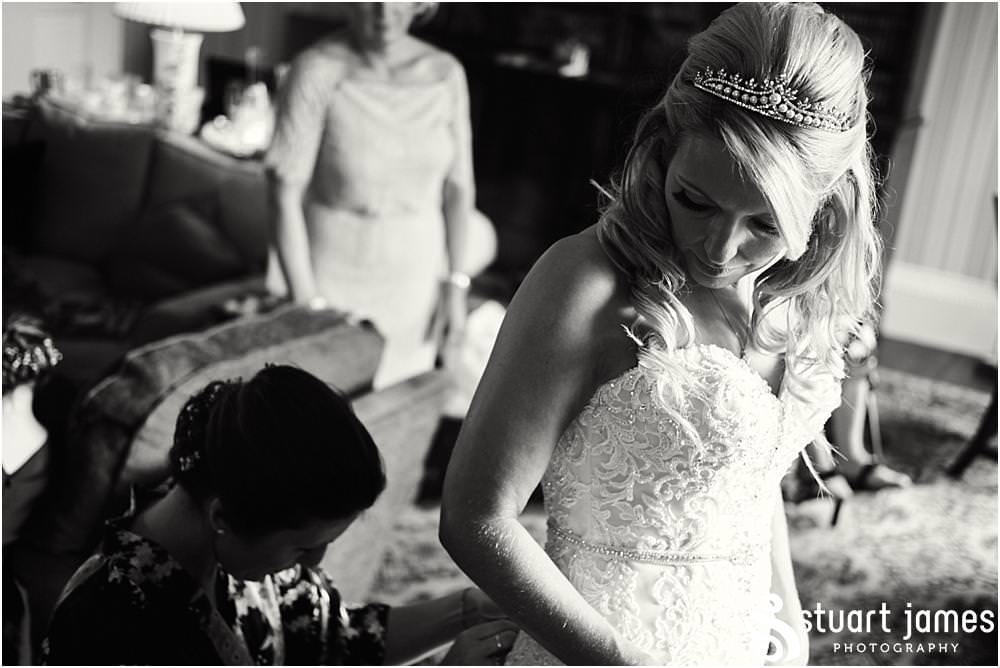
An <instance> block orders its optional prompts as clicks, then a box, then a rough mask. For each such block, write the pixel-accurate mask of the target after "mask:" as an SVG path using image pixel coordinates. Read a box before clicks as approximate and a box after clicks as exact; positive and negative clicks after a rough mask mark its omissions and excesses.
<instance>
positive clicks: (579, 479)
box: [508, 345, 840, 665]
mask: <svg viewBox="0 0 1000 668" xmlns="http://www.w3.org/2000/svg"><path fill="white" fill-rule="evenodd" d="M674 354H675V355H678V356H680V359H681V361H682V363H683V364H684V365H685V366H686V367H687V368H688V369H690V370H691V371H692V373H696V374H698V377H699V380H700V381H701V382H703V383H705V387H706V388H707V389H708V392H707V394H706V395H705V396H708V397H710V398H711V399H710V401H700V400H697V399H695V398H694V397H693V395H691V394H688V395H686V396H687V398H686V399H685V401H686V405H684V406H682V407H680V409H681V413H682V414H683V415H684V416H685V417H686V418H687V419H688V420H689V421H690V422H691V424H692V426H693V427H694V429H695V430H696V431H697V433H698V435H699V436H700V438H701V440H702V443H701V444H700V445H699V444H695V443H692V442H691V441H690V439H689V438H687V437H686V436H684V435H683V433H682V432H681V430H680V429H679V428H678V426H677V425H676V424H675V423H673V421H672V420H670V419H669V418H668V416H667V415H668V414H667V412H666V411H665V410H664V409H663V407H662V406H661V405H660V404H659V402H660V401H661V399H660V398H659V393H658V392H657V391H656V388H657V383H661V382H668V380H667V379H666V378H665V377H664V376H663V375H662V374H659V373H658V372H657V370H656V368H655V367H653V366H652V365H650V364H648V363H646V362H645V361H644V360H642V359H641V360H640V364H639V365H637V366H636V367H633V368H632V369H629V370H628V371H626V372H625V373H623V374H622V375H621V376H619V377H617V378H615V379H613V380H611V381H609V382H607V383H605V384H604V385H602V386H601V387H599V388H598V389H597V391H596V392H595V393H594V396H593V397H592V398H591V400H590V401H589V402H588V404H587V405H586V406H585V407H584V409H583V410H582V411H581V413H580V414H579V415H578V416H577V418H576V419H575V420H574V421H573V422H572V423H571V424H570V425H569V426H568V427H567V429H566V431H565V432H564V433H563V435H562V437H561V438H560V440H559V443H558V444H557V445H556V449H555V451H554V453H553V456H552V460H551V462H550V464H549V468H548V470H547V471H546V474H545V476H544V478H543V480H542V484H543V488H544V491H545V505H546V511H547V513H548V526H549V531H548V539H547V542H546V551H547V552H548V554H549V556H550V557H551V558H552V560H553V561H554V562H555V563H556V565H557V566H559V568H560V570H561V571H562V572H563V573H564V574H565V575H566V576H567V578H568V579H569V580H570V582H572V583H573V585H574V586H575V587H576V588H577V590H578V591H579V592H580V593H581V594H582V595H583V597H584V598H585V599H586V600H587V601H588V602H589V603H590V604H591V605H592V606H593V607H594V608H595V609H596V610H597V611H599V612H600V613H601V614H602V615H603V616H604V617H605V618H606V619H608V620H609V621H610V622H611V623H612V625H613V626H614V627H615V629H616V630H617V631H618V632H619V633H620V634H621V635H622V637H623V638H624V639H625V640H627V641H629V642H630V643H632V644H634V645H636V646H638V647H639V648H641V649H642V650H644V651H645V652H646V653H647V654H648V655H649V657H650V660H651V661H652V662H655V663H659V664H681V665H692V664H694V665H697V664H706V663H710V664H727V663H739V664H748V663H749V664H762V663H763V662H764V658H765V655H766V652H767V648H768V634H769V630H770V629H769V620H770V615H769V612H768V611H769V607H768V593H769V591H770V574H771V565H770V534H771V519H772V515H773V512H774V504H775V503H776V501H777V496H776V495H777V493H778V492H777V489H778V482H779V481H780V479H781V476H782V475H783V474H784V472H785V471H786V470H787V469H788V467H789V465H790V464H791V463H792V461H793V460H794V458H795V457H796V455H797V454H798V453H799V452H800V451H801V449H802V448H803V447H804V446H805V445H806V443H807V442H808V441H809V440H811V439H812V438H813V437H814V436H815V435H816V434H817V433H819V431H820V430H821V429H822V427H823V423H824V422H825V421H826V419H827V418H828V417H829V414H830V412H832V410H833V408H835V407H836V405H837V403H838V402H839V399H840V388H839V383H838V382H837V381H836V380H835V379H834V378H833V377H832V376H829V377H824V376H823V375H822V374H817V373H815V372H814V373H813V374H812V376H811V378H810V380H811V381H812V384H811V385H810V386H809V392H808V393H806V392H798V393H795V392H789V391H787V385H788V382H787V381H788V374H787V372H786V377H785V379H784V381H783V383H782V389H781V392H780V393H779V394H778V395H775V394H774V393H772V392H771V390H770V387H769V386H768V384H767V383H766V382H765V381H764V379H763V378H761V376H760V375H758V374H757V372H756V371H755V370H754V369H753V368H752V367H751V366H750V365H749V364H748V363H747V362H746V361H745V360H743V359H739V358H737V357H736V356H735V355H733V354H732V353H731V352H729V351H728V350H726V349H723V348H719V347H717V346H712V345H699V346H692V347H689V348H686V349H683V350H679V351H677V352H676V353H674ZM508 664H521V665H525V664H527V665H530V664H540V665H553V664H558V661H557V660H556V659H555V658H554V657H553V656H551V655H550V654H548V653H547V652H546V651H545V650H544V649H543V648H542V647H541V646H539V645H538V644H537V643H536V642H535V641H534V640H532V639H531V638H530V637H528V636H527V635H525V634H522V635H521V636H520V637H519V638H518V640H517V642H516V644H515V647H514V650H513V651H512V652H511V654H510V656H509V657H508Z"/></svg>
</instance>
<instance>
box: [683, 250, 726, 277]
mask: <svg viewBox="0 0 1000 668" xmlns="http://www.w3.org/2000/svg"><path fill="white" fill-rule="evenodd" d="M691 259H693V260H694V262H695V266H697V268H698V271H700V272H701V273H702V274H705V275H706V276H714V277H718V276H725V275H726V274H729V273H731V272H732V269H731V268H729V267H726V266H724V265H723V266H719V265H717V264H709V263H707V262H703V261H702V260H701V258H699V257H698V256H697V255H695V254H694V253H692V254H691Z"/></svg>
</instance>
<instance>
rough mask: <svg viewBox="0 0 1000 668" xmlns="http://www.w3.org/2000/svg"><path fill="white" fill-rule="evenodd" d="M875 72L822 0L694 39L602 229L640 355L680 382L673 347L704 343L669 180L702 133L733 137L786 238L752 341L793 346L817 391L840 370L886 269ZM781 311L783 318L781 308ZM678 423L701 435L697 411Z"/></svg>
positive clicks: (763, 283) (755, 13)
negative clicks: (687, 295)
mask: <svg viewBox="0 0 1000 668" xmlns="http://www.w3.org/2000/svg"><path fill="white" fill-rule="evenodd" d="M705 68H712V69H714V70H719V69H722V68H724V69H725V70H726V71H728V72H734V73H736V72H738V73H740V74H741V75H743V76H744V77H745V78H749V77H754V78H756V79H757V80H758V81H762V80H764V79H766V78H777V77H778V76H779V75H781V74H784V75H785V76H786V77H787V80H788V83H789V85H790V87H792V88H794V89H797V90H798V91H799V94H800V95H803V96H808V98H809V99H810V100H812V101H814V102H824V103H826V104H827V105H832V106H835V107H837V108H838V109H841V110H844V111H846V112H847V113H848V114H849V116H850V119H851V121H852V125H851V128H850V129H849V130H847V131H844V132H831V131H829V130H825V129H820V128H812V127H799V126H797V125H794V124H792V123H786V122H783V121H779V120H774V119H771V118H768V117H766V116H763V115H760V114H757V113H755V112H753V111H751V110H747V109H744V108H742V107H739V106H737V105H735V104H732V103H731V102H728V101H726V100H723V99H720V98H718V97H716V96H714V95H711V94H708V93H706V92H704V91H702V90H699V89H697V88H695V87H694V85H693V83H692V82H693V79H694V75H695V73H696V72H699V71H702V70H704V69H705ZM868 75H869V72H868V69H867V65H866V58H865V53H864V50H863V48H862V45H861V41H860V39H859V38H858V36H857V34H856V33H855V32H854V31H853V30H852V29H851V28H849V27H848V26H847V25H846V24H845V23H844V22H843V21H841V20H840V19H839V18H837V17H836V16H833V15H832V14H828V13H826V12H825V11H823V9H822V8H820V7H819V6H818V5H815V4H801V3H787V4H785V3H782V4H757V3H747V4H741V5H736V6H734V7H732V8H730V9H728V10H726V11H725V12H723V13H722V14H721V15H720V16H719V17H718V18H717V19H715V21H713V22H712V24H711V25H710V26H709V27H708V28H707V29H706V30H705V31H704V32H702V33H699V34H698V35H695V36H694V37H693V38H692V39H691V40H690V42H689V49H688V56H687V58H686V59H685V61H684V63H683V64H682V65H681V68H680V71H679V72H678V73H677V75H676V76H675V78H674V80H673V81H672V83H671V84H670V86H669V88H668V89H667V92H666V94H665V95H664V96H663V98H662V99H661V100H660V102H659V103H657V104H656V105H655V106H654V107H653V108H652V109H651V110H649V111H648V112H647V113H646V115H645V116H644V117H643V118H642V120H641V121H640V123H639V126H638V129H637V130H636V134H635V137H634V139H633V143H632V146H631V149H630V150H629V153H628V156H627V157H626V161H625V165H624V167H623V170H622V173H621V175H620V176H619V178H618V179H617V182H616V183H615V184H613V194H612V195H611V199H610V202H609V204H608V205H607V207H606V208H605V210H604V211H603V213H602V216H601V220H600V223H599V226H598V234H599V238H600V240H601V242H602V245H603V246H604V248H605V250H606V251H607V253H608V255H609V256H610V257H611V259H612V261H613V262H614V263H615V264H616V265H617V266H618V267H619V268H620V269H621V270H622V271H624V272H625V273H626V274H627V275H628V276H629V277H630V290H631V298H632V303H633V306H634V307H635V308H636V310H637V312H638V314H639V315H640V316H641V317H642V318H643V319H644V320H645V322H646V323H648V325H649V328H650V331H649V332H648V333H647V334H646V335H645V336H644V337H643V338H642V339H641V343H643V348H642V350H641V352H640V360H646V362H647V363H652V362H655V363H656V364H658V365H659V366H660V367H663V368H665V369H666V370H668V371H670V372H671V376H670V377H672V378H676V377H677V375H678V374H683V369H681V368H680V365H679V364H677V363H676V362H672V361H671V356H670V355H669V354H664V353H670V352H671V351H674V350H677V349H679V348H683V347H685V346H686V345H689V344H691V343H693V340H694V324H693V320H692V318H691V315H690V313H689V312H688V310H687V309H686V308H685V307H684V305H683V304H682V303H681V302H680V300H679V299H678V294H679V291H680V290H681V289H682V288H683V287H684V285H685V282H686V273H685V270H684V261H683V259H682V257H681V255H680V252H679V250H678V249H677V248H676V246H675V245H674V243H673V240H672V238H671V229H670V224H669V214H668V212H667V207H666V203H665V192H664V180H665V175H666V171H667V166H668V164H669V162H670V160H671V159H672V158H673V155H674V154H675V152H676V150H677V148H678V146H679V144H680V142H681V141H682V140H683V139H684V138H686V137H692V136H699V137H705V138H710V139H715V140H719V141H721V142H722V143H723V145H724V146H725V147H726V149H727V151H728V153H729V154H730V156H731V157H732V159H733V162H734V164H735V165H736V167H737V169H738V170H739V173H740V174H741V176H742V177H743V178H744V179H746V180H747V181H749V182H750V183H753V184H754V185H755V186H756V187H757V188H758V189H759V190H760V191H761V193H763V195H764V197H765V198H766V199H767V202H768V205H769V207H770V209H771V211H772V213H773V215H774V219H775V222H776V225H777V227H778V231H779V234H780V235H781V237H782V239H783V240H784V242H785V244H786V246H787V248H788V251H787V253H786V255H785V257H783V258H782V259H781V260H779V261H777V262H776V263H775V264H773V265H772V266H770V267H769V268H767V269H766V270H765V271H763V272H762V273H761V274H760V275H759V276H758V277H757V278H756V281H755V285H754V288H753V301H754V314H753V319H752V322H751V331H752V340H753V343H754V345H755V346H756V347H758V348H759V349H761V350H765V351H769V352H772V353H778V352H782V351H783V352H784V353H785V355H786V364H787V365H788V369H789V377H790V378H791V379H793V380H799V381H801V383H793V385H799V386H800V387H805V388H808V386H809V383H808V381H806V380H805V376H806V374H805V373H804V370H806V369H808V368H810V367H817V366H818V367H821V368H825V369H827V370H829V371H830V372H832V373H833V374H834V375H836V376H837V377H842V375H843V361H842V360H843V344H842V343H841V342H840V340H839V339H838V333H841V332H838V331H837V328H838V326H840V323H843V322H845V321H849V322H852V323H856V322H858V321H860V320H862V319H867V320H869V321H873V320H874V317H875V312H874V311H875V304H876V298H877V294H878V288H879V283H880V274H881V269H880V267H881V256H882V250H881V240H880V237H879V235H878V234H877V232H876V230H875V227H874V219H875V215H876V210H877V204H876V197H875V177H874V172H873V168H872V155H871V147H870V143H869V138H868V135H867V119H868V113H867V104H868V93H867V80H868ZM779 309H783V310H780V311H779ZM777 313H783V314H784V316H785V317H784V318H781V317H778V318H772V317H769V316H770V315H771V314H777ZM775 320H780V321H781V324H780V325H779V324H778V323H776V322H775ZM663 385H664V386H663V387H662V388H661V393H663V394H665V395H670V394H674V395H677V396H673V401H670V400H667V401H665V404H666V407H667V409H668V410H670V408H669V407H670V406H678V403H677V401H679V400H680V398H681V397H680V396H679V389H678V387H677V386H678V384H677V383H674V384H663ZM671 385H672V386H673V387H671ZM791 389H792V390H793V391H795V388H794V387H793V388H791ZM695 390H696V391H697V386H696V387H695ZM664 399H669V397H667V396H664ZM674 417H677V418H679V417H680V415H679V411H678V415H676V416H674ZM677 421H678V422H679V423H681V424H682V426H684V427H685V429H684V430H685V431H686V432H687V433H688V434H689V436H692V437H695V438H696V435H695V434H694V431H693V430H692V429H691V428H690V425H688V424H687V423H686V421H683V420H680V419H679V420H677Z"/></svg>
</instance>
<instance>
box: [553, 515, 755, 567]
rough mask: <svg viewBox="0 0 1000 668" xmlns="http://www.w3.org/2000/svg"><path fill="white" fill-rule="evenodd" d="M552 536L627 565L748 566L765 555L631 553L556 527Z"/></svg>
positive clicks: (748, 552)
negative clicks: (721, 562) (758, 556)
mask: <svg viewBox="0 0 1000 668" xmlns="http://www.w3.org/2000/svg"><path fill="white" fill-rule="evenodd" d="M548 531H549V536H550V537H552V538H555V539H557V540H559V541H562V542H565V543H569V544H570V545H575V546H576V547H579V548H581V549H583V550H586V551H588V552H593V553H595V554H601V555H604V556H606V557H610V558H612V559H620V560H623V561H639V562H642V563H647V564H658V565H662V566H670V565H674V564H692V563H695V564H696V563H706V562H712V561H728V562H730V563H733V564H747V563H750V562H751V561H753V560H754V558H755V557H756V556H757V555H759V554H761V551H762V550H763V548H764V547H765V546H763V545H757V546H747V547H745V548H743V549H742V550H736V551H733V552H730V553H728V554H706V553H697V552H680V551H665V550H631V549H628V548H621V547H611V546H610V545H601V544H599V543H591V542H589V541H586V540H584V539H583V538H581V537H580V536H579V535H577V534H576V533H573V532H572V531H567V530H565V529H560V528H558V527H555V526H553V525H551V524H550V525H549V527H548Z"/></svg>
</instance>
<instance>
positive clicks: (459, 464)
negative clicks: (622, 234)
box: [441, 235, 642, 664]
mask: <svg viewBox="0 0 1000 668" xmlns="http://www.w3.org/2000/svg"><path fill="white" fill-rule="evenodd" d="M595 249H596V252H597V253H600V250H599V248H596V244H592V243H588V242H586V241H584V240H583V239H582V235H578V236H577V237H573V238H570V239H566V240H563V241H561V242H559V243H557V244H556V245H555V246H554V247H553V248H552V249H550V250H549V251H548V252H547V253H546V254H545V256H543V257H542V259H541V260H539V262H538V264H537V265H536V266H535V268H534V269H532V271H531V273H530V274H529V275H528V277H527V278H526V279H525V281H524V284H523V285H522V287H521V289H520V290H519V291H518V294H517V295H516V296H515V298H514V300H513V302H512V303H511V306H510V310H509V311H508V313H507V318H506V320H505V321H504V324H503V327H502V328H501V331H500V335H499V338H498V340H497V344H496V346H495V348H494V350H493V355H492V357H491V358H490V362H489V365H488V366H487V369H486V373H485V375H484V377H483V379H482V381H481V383H480V385H479V388H478V390H477V392H476V396H475V398H474V399H473V402H472V407H471V409H470V412H469V415H468V417H467V419H466V421H465V424H464V426H463V428H462V432H461V434H460V436H459V440H458V443H457V444H456V447H455V452H454V454H453V456H452V460H451V464H450V465H449V468H448V475H447V478H446V480H445V489H444V498H443V504H442V515H441V541H442V543H443V544H444V546H445V547H446V548H447V549H448V551H449V552H450V553H451V555H452V557H453V558H454V559H455V561H456V562H457V563H458V565H459V566H461V567H462V569H463V570H465V572H466V573H468V574H469V576H470V577H472V579H473V580H475V581H476V583H477V584H478V585H479V586H480V587H481V588H482V589H483V590H484V591H485V592H486V593H487V594H488V595H489V596H490V597H491V598H492V599H493V600H494V601H496V602H497V604H498V605H500V607H501V608H503V610H504V611H505V612H506V613H507V614H508V615H510V616H511V618H512V619H513V620H514V621H515V622H516V623H517V624H518V625H519V626H521V628H522V629H524V630H525V631H526V632H528V633H529V634H530V635H531V636H533V637H534V638H535V639H536V640H537V641H538V642H539V643H540V644H541V645H542V646H543V647H545V648H546V649H547V650H548V651H550V652H551V653H552V654H554V655H555V656H557V657H558V658H559V659H561V660H562V661H564V662H566V663H568V664H625V663H635V662H641V661H642V657H641V656H640V655H638V654H637V653H635V652H634V651H633V650H632V649H631V648H629V647H626V646H625V645H624V644H623V643H622V641H621V639H620V638H619V637H618V636H617V635H616V634H615V632H614V629H613V628H612V626H611V625H610V624H609V623H608V622H607V621H606V620H605V619H604V618H603V617H602V616H601V615H600V614H599V613H598V612H597V611H596V610H594V609H593V608H592V607H591V606H590V605H589V604H588V603H587V602H586V600H585V599H584V598H583V597H582V596H581V595H580V593H579V592H577V590H576V589H575V588H574V587H573V586H572V584H571V583H570V582H569V581H568V580H567V579H566V577H565V576H564V575H563V574H562V572H560V570H559V569H558V568H557V567H556V565H555V564H554V563H553V562H552V561H551V559H549V557H548V555H546V553H545V552H544V550H543V549H542V548H541V547H540V546H539V545H538V544H537V543H536V542H535V540H534V539H533V538H532V537H531V536H530V535H529V534H528V532H527V531H526V530H525V529H524V527H523V526H522V525H521V524H520V523H519V522H518V519H517V518H518V515H519V514H520V512H521V511H522V510H523V508H524V506H525V504H526V503H527V500H528V498H529V496H530V495H531V493H532V491H533V490H534V489H535V487H536V486H537V484H538V482H539V481H540V479H541V477H542V474H543V473H544V471H545V469H546V467H547V466H548V463H549V460H550V458H551V456H552V453H553V450H554V448H555V445H556V442H557V441H558V439H559V437H560V435H561V433H562V431H563V430H564V429H565V427H566V425H567V424H568V423H569V421H570V420H571V419H572V418H573V417H574V416H575V415H576V414H577V413H578V412H579V410H580V409H582V407H583V405H584V404H585V402H586V401H587V400H588V399H589V398H590V395H591V393H592V391H593V390H594V389H595V387H596V385H597V384H598V383H597V382H596V380H595V379H596V378H597V377H598V375H599V373H600V371H599V363H598V360H599V358H600V354H601V352H602V350H601V347H602V344H606V343H607V341H606V338H604V336H605V335H604V334H603V333H605V332H607V331H608V328H607V327H606V322H607V318H608V313H607V310H608V308H609V306H608V305H609V304H610V303H611V302H610V299H611V295H612V293H613V292H614V289H615V285H614V283H615V282H614V278H613V276H610V274H611V273H613V272H610V271H609V270H607V269H606V268H601V267H600V262H597V261H596V260H595V259H594V252H595ZM612 329H615V328H612ZM618 331H619V332H620V330H618ZM622 336H623V335H622Z"/></svg>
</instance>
